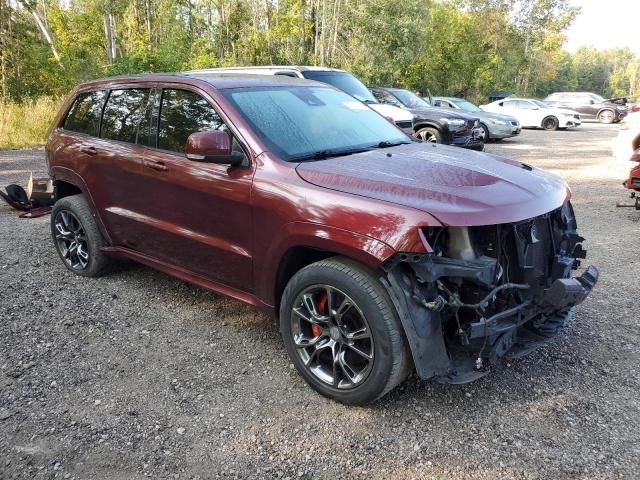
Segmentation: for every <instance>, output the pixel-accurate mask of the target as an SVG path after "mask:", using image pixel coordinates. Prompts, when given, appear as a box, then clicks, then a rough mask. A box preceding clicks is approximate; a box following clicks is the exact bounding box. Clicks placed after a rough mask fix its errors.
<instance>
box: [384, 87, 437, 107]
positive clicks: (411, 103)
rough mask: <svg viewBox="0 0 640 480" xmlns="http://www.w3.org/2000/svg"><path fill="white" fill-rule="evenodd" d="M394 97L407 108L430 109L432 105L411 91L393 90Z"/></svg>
mask: <svg viewBox="0 0 640 480" xmlns="http://www.w3.org/2000/svg"><path fill="white" fill-rule="evenodd" d="M392 92H393V95H394V96H395V97H396V98H397V99H398V100H400V103H402V104H403V105H404V106H405V107H407V108H429V107H430V106H431V105H430V104H428V103H427V102H425V101H424V100H423V99H421V98H420V97H419V96H417V95H416V94H415V93H411V92H410V91H409V90H392Z"/></svg>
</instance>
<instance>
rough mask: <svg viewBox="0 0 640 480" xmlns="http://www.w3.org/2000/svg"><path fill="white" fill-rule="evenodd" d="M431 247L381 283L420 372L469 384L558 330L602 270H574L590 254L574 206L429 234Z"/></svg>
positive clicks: (394, 266) (405, 257) (390, 269)
mask: <svg viewBox="0 0 640 480" xmlns="http://www.w3.org/2000/svg"><path fill="white" fill-rule="evenodd" d="M424 235H425V238H426V240H427V242H428V243H429V245H430V246H431V247H432V250H433V253H429V254H398V255H396V256H394V257H393V258H392V259H391V261H389V262H388V263H387V264H386V265H385V270H386V273H387V276H386V278H384V279H383V282H384V283H385V285H386V286H387V289H388V290H389V293H390V294H391V296H392V299H393V301H394V303H395V304H396V307H397V308H398V311H399V312H400V316H401V318H402V322H403V325H404V328H405V331H406V333H407V339H408V341H409V344H410V346H411V350H412V353H413V357H414V363H415V366H416V370H417V372H418V374H419V375H420V376H421V377H422V378H434V379H435V380H436V381H440V382H443V383H465V382H469V381H472V380H475V379H477V378H479V377H481V376H484V375H485V374H486V373H488V371H489V367H490V366H491V365H492V364H493V363H495V362H496V360H497V359H498V358H499V357H516V356H520V355H523V354H526V353H528V352H530V351H532V350H533V349H535V348H536V347H538V346H540V345H542V344H543V343H545V342H546V341H547V340H549V339H550V338H551V337H553V336H554V335H555V334H556V333H557V332H558V331H559V330H560V329H561V328H562V327H563V326H564V325H565V324H566V322H567V321H568V319H569V318H570V316H571V314H572V310H573V307H574V306H576V305H577V304H579V303H581V302H582V301H583V300H584V299H585V298H586V297H587V295H588V294H589V293H590V291H591V290H592V289H593V287H594V286H595V284H596V282H597V280H598V271H597V269H596V268H595V267H591V266H590V267H588V268H587V269H586V270H585V271H584V272H583V273H582V275H580V276H579V277H574V278H572V277H571V273H572V271H574V270H577V269H578V268H579V267H580V260H581V259H584V258H585V257H586V251H585V250H584V249H583V248H582V244H581V242H582V241H583V240H584V239H583V238H582V237H581V236H580V235H578V233H577V232H576V221H575V217H574V213H573V208H572V206H571V204H570V203H569V202H567V203H565V204H564V205H563V206H562V207H560V208H558V209H556V210H554V211H551V212H548V213H546V214H543V215H540V216H538V217H535V218H532V219H528V220H524V221H521V222H516V223H510V224H500V225H489V226H477V227H446V228H440V229H430V230H429V231H425V232H424Z"/></svg>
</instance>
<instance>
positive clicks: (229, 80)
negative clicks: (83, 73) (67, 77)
mask: <svg viewBox="0 0 640 480" xmlns="http://www.w3.org/2000/svg"><path fill="white" fill-rule="evenodd" d="M181 81H185V83H197V81H204V82H207V83H208V84H210V85H211V86H213V87H214V88H216V89H218V90H222V89H226V88H242V87H271V86H283V85H315V86H318V87H330V86H329V85H327V84H325V83H321V82H315V81H312V80H305V79H302V78H293V77H287V76H280V75H255V74H242V73H217V72H192V73H191V72H181V73H143V74H138V75H120V76H117V77H107V78H99V79H96V80H91V81H89V82H85V83H82V84H81V86H80V88H81V89H83V90H88V89H91V88H96V87H108V86H110V85H113V84H136V83H141V84H144V83H171V82H181Z"/></svg>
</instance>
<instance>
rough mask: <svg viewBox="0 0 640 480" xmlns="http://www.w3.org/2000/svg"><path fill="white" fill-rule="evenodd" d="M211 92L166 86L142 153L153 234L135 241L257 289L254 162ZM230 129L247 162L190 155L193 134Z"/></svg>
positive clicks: (164, 257) (140, 188)
mask: <svg viewBox="0 0 640 480" xmlns="http://www.w3.org/2000/svg"><path fill="white" fill-rule="evenodd" d="M204 95H205V94H204V92H200V91H198V90H196V89H191V88H190V87H186V86H185V87H182V86H180V87H175V88H164V89H163V91H162V97H161V100H160V105H159V109H158V111H157V115H156V122H157V139H156V142H157V143H156V145H154V147H155V148H151V149H148V150H147V152H146V153H145V158H144V160H143V165H142V171H141V179H140V182H139V183H138V185H137V186H136V190H135V194H136V195H138V196H139V197H140V198H141V199H144V202H143V204H142V206H141V216H140V221H141V222H143V223H145V224H146V226H147V231H146V235H145V236H144V237H141V238H139V239H137V245H136V248H137V249H138V250H140V251H143V252H144V253H147V254H148V255H151V256H153V257H154V258H156V259H158V260H160V261H162V262H165V263H167V264H170V265H172V266H175V267H179V268H183V269H186V270H189V271H190V272H195V273H197V274H200V275H202V276H204V277H207V278H209V279H212V280H215V281H220V282H221V283H224V284H226V285H231V286H233V287H235V288H238V289H241V290H244V291H250V290H252V266H253V262H252V258H253V255H252V249H253V242H252V210H251V203H250V202H251V184H252V178H253V171H254V170H253V165H252V164H251V162H250V157H249V155H248V152H249V151H248V150H247V149H246V148H245V147H243V146H242V145H241V144H240V142H239V141H238V140H237V137H236V136H235V135H233V134H232V132H231V131H230V130H229V128H228V126H227V124H226V123H225V122H224V121H223V120H222V117H221V116H220V115H219V113H218V112H217V111H216V110H215V108H214V107H213V105H212V102H211V101H210V99H209V98H205V96H204ZM203 130H224V131H227V132H228V133H229V135H231V137H232V144H233V148H234V150H236V151H239V152H243V153H244V154H245V159H246V162H245V166H243V167H234V168H230V167H229V166H227V165H219V164H213V163H202V162H196V161H192V160H188V159H187V158H186V156H185V154H184V147H185V144H186V141H187V138H188V137H189V135H191V134H192V133H194V132H198V131H203Z"/></svg>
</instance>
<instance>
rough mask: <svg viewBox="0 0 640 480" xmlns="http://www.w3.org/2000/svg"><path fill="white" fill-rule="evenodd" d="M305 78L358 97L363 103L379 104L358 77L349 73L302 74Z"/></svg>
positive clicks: (321, 71)
mask: <svg viewBox="0 0 640 480" xmlns="http://www.w3.org/2000/svg"><path fill="white" fill-rule="evenodd" d="M302 75H303V76H304V78H308V79H309V80H316V81H318V82H322V83H328V84H329V85H333V86H334V87H336V88H339V89H340V90H342V91H343V92H347V93H348V94H349V95H351V96H354V97H356V98H357V99H358V100H360V101H361V102H367V103H378V101H377V100H376V99H375V98H374V97H373V95H372V94H371V92H370V91H369V89H368V88H367V87H365V86H364V84H363V83H362V82H361V81H360V80H358V79H357V78H356V77H354V76H353V75H351V74H350V73H347V72H329V71H326V70H324V71H323V70H320V71H306V72H302Z"/></svg>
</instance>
